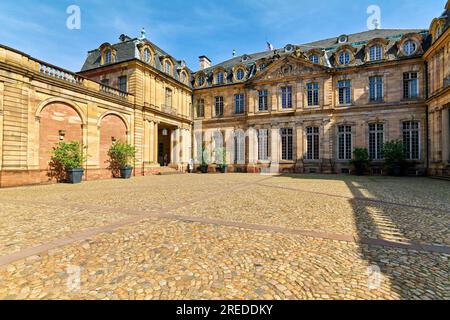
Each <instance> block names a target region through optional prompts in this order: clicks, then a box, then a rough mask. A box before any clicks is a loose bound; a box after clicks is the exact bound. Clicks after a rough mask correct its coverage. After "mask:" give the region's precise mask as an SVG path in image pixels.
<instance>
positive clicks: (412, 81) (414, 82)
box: [403, 72, 419, 99]
mask: <svg viewBox="0 0 450 320" xmlns="http://www.w3.org/2000/svg"><path fill="white" fill-rule="evenodd" d="M418 96H419V83H418V79H417V72H407V73H404V74H403V98H404V99H415V98H417V97H418Z"/></svg>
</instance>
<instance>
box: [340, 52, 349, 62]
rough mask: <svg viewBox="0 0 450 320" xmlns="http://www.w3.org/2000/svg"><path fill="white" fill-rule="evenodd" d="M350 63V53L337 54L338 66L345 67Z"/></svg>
mask: <svg viewBox="0 0 450 320" xmlns="http://www.w3.org/2000/svg"><path fill="white" fill-rule="evenodd" d="M349 63H350V53H348V51H344V52H341V53H340V54H339V64H340V65H347V64H349Z"/></svg>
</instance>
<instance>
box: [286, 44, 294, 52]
mask: <svg viewBox="0 0 450 320" xmlns="http://www.w3.org/2000/svg"><path fill="white" fill-rule="evenodd" d="M284 50H285V51H286V52H292V51H294V46H293V45H291V44H288V45H287V46H286V47H284Z"/></svg>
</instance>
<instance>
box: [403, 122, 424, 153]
mask: <svg viewBox="0 0 450 320" xmlns="http://www.w3.org/2000/svg"><path fill="white" fill-rule="evenodd" d="M419 137H420V134H419V122H418V121H406V122H403V145H404V146H405V155H406V159H408V160H420V143H419Z"/></svg>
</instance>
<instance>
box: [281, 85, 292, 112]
mask: <svg viewBox="0 0 450 320" xmlns="http://www.w3.org/2000/svg"><path fill="white" fill-rule="evenodd" d="M281 107H282V108H283V109H290V108H292V87H290V86H288V87H282V88H281Z"/></svg>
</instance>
